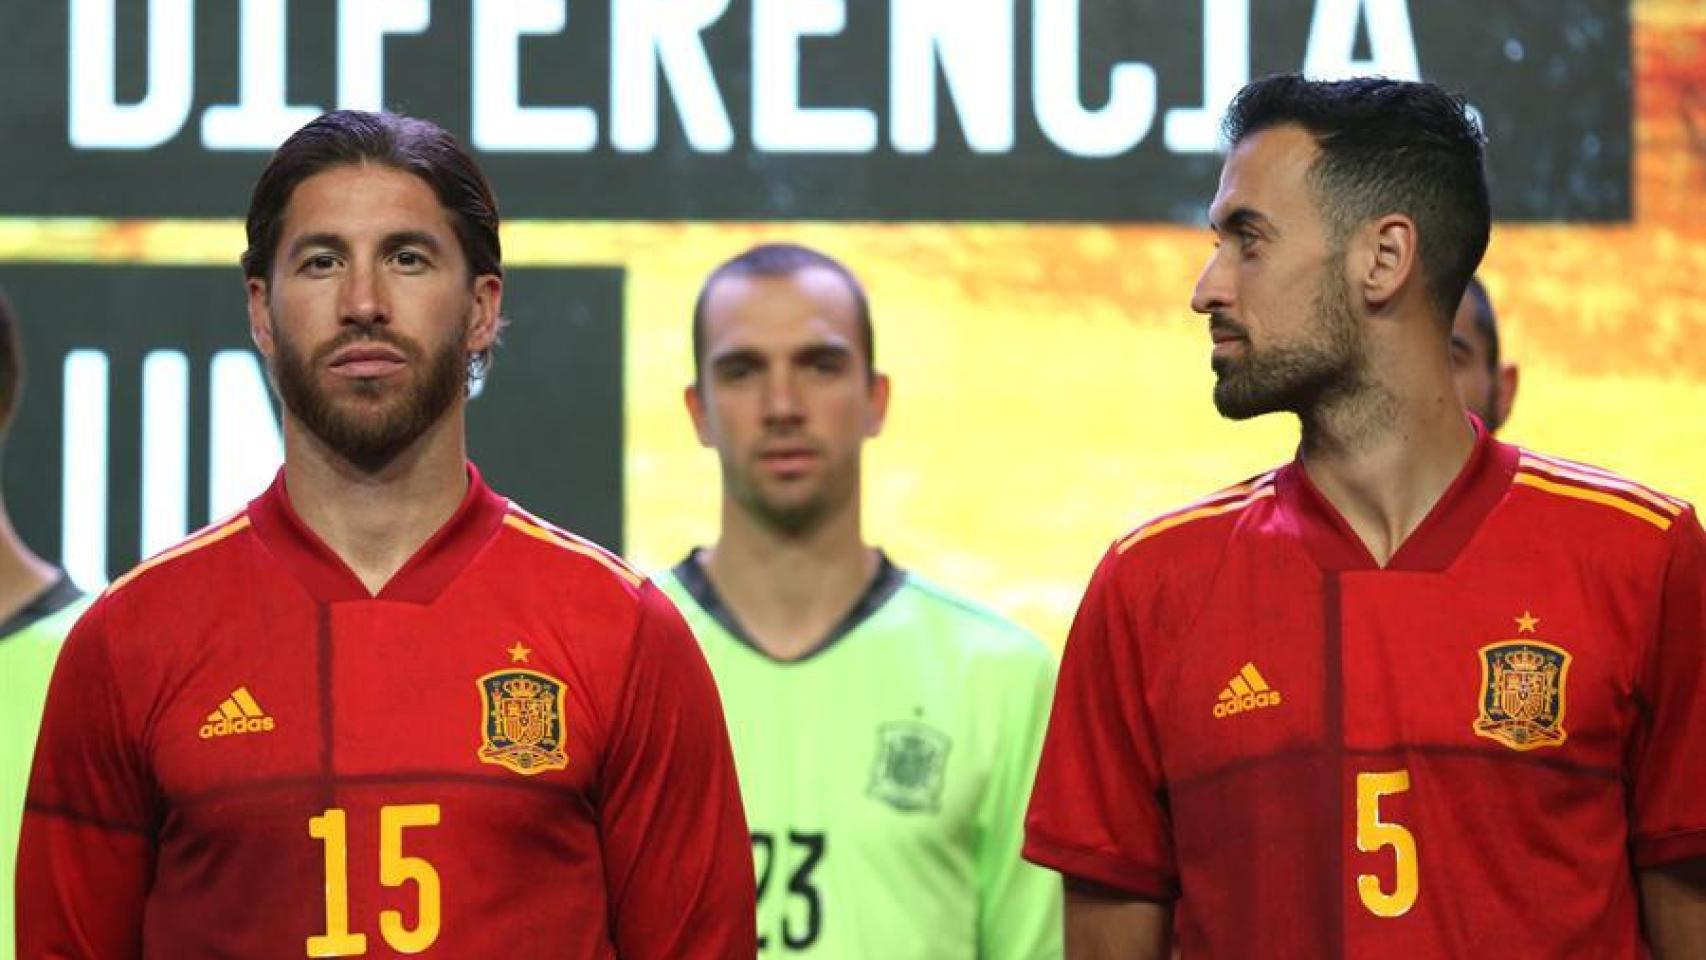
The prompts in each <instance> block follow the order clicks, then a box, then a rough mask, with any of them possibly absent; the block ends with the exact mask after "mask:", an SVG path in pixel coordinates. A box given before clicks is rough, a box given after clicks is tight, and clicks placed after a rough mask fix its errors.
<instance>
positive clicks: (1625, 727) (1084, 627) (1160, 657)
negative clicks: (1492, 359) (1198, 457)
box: [1025, 432, 1706, 960]
mask: <svg viewBox="0 0 1706 960" xmlns="http://www.w3.org/2000/svg"><path fill="white" fill-rule="evenodd" d="M1703 578H1706V543H1703V537H1702V533H1701V529H1700V524H1699V520H1698V519H1697V517H1696V516H1695V513H1694V510H1693V509H1691V508H1688V507H1686V506H1685V505H1684V504H1682V503H1680V502H1678V501H1676V500H1674V499H1672V498H1670V497H1667V496H1664V495H1661V494H1658V493H1655V492H1653V491H1651V490H1649V489H1647V488H1645V487H1641V486H1639V485H1636V484H1634V483H1631V482H1629V481H1626V480H1623V479H1621V478H1618V477H1616V476H1614V475H1611V474H1608V473H1605V472H1603V471H1599V470H1596V469H1593V468H1591V467H1585V466H1582V465H1579V464H1574V463H1569V462H1565V461H1561V460H1557V459H1553V458H1549V457H1544V456H1541V455H1538V454H1534V453H1529V452H1527V451H1523V450H1520V449H1518V448H1516V447H1511V446H1506V445H1504V444H1501V443H1498V442H1497V441H1494V440H1493V439H1492V438H1490V437H1488V436H1487V435H1485V433H1484V432H1482V433H1480V434H1479V435H1478V437H1477V441H1476V446H1475V449H1474V452H1473V453H1472V455H1471V457H1470V459H1469V461H1468V463H1467V464H1466V465H1465V467H1464V468H1463V470H1462V471H1461V473H1460V475H1459V476H1458V478H1457V479H1456V481H1455V482H1454V483H1453V484H1452V486H1451V487H1450V488H1449V489H1448V490H1447V491H1446V492H1445V494H1444V496H1443V497H1442V498H1441V500H1440V501H1439V503H1438V504H1437V505H1436V506H1435V507H1434V508H1433V510H1432V511H1431V513H1430V514H1429V515H1428V516H1427V517H1426V519H1425V520H1424V521H1423V522H1422V524H1421V525H1420V526H1419V527H1418V528H1417V529H1416V530H1415V532H1414V533H1412V534H1411V535H1410V537H1409V538H1408V539H1407V540H1406V541H1405V542H1404V544H1403V545H1402V547H1401V548H1400V549H1399V550H1398V552H1397V553H1396V554H1395V555H1394V556H1393V557H1392V558H1391V561H1390V562H1389V563H1388V564H1387V565H1386V566H1385V567H1384V568H1380V567H1378V566H1377V565H1376V564H1375V563H1374V561H1373V559H1372V558H1371V557H1370V555H1369V554H1368V552H1367V550H1366V549H1364V547H1363V546H1362V543H1361V542H1360V541H1359V540H1358V539H1357V538H1356V536H1355V534H1354V533H1352V532H1351V530H1350V528H1349V527H1348V526H1347V525H1346V524H1345V522H1344V521H1343V520H1342V519H1341V518H1340V516H1339V515H1338V514H1337V513H1336V512H1335V511H1334V510H1333V509H1332V507H1331V506H1330V505H1329V504H1328V503H1327V501H1326V500H1325V498H1324V497H1322V496H1321V495H1320V494H1319V493H1318V492H1317V491H1316V490H1315V488H1314V487H1313V486H1312V485H1311V484H1310V481H1309V479H1308V477H1307V476H1306V475H1305V473H1304V471H1303V469H1302V467H1301V465H1300V464H1297V463H1293V464H1291V465H1288V466H1286V467H1284V468H1282V469H1280V470H1278V471H1276V472H1274V473H1272V474H1268V475H1266V476H1263V477H1260V478H1258V479H1256V480H1254V481H1251V482H1249V483H1246V484H1242V485H1240V486H1238V487H1234V488H1231V489H1229V490H1227V491H1226V492H1224V493H1222V494H1221V495H1218V496H1215V497H1211V498H1209V499H1207V500H1205V501H1203V502H1201V503H1199V504H1196V505H1195V506H1193V507H1190V508H1187V509H1185V510H1183V511H1180V512H1177V513H1173V514H1171V515H1168V516H1164V517H1162V518H1160V519H1158V520H1156V521H1153V522H1151V523H1149V524H1146V525H1144V526H1142V527H1139V528H1138V529H1137V530H1136V531H1134V532H1133V533H1131V534H1130V535H1129V536H1127V537H1125V538H1124V539H1122V540H1120V541H1119V542H1118V543H1116V544H1115V545H1114V546H1113V548H1112V549H1110V550H1109V552H1108V554H1107V556H1106V558H1105V559H1104V561H1103V562H1102V565H1101V567H1100V568H1099V569H1098V571H1097V572H1096V574H1095V576H1094V578H1093V579H1092V581H1091V583H1090V587H1089V591H1088V593H1087V594H1086V596H1085V598H1084V601H1083V604H1082V606H1081V607H1080V608H1079V613H1078V618H1077V621H1076V622H1075V624H1074V626H1073V629H1072V635H1071V638H1070V639H1069V640H1068V642H1067V646H1066V653H1065V659H1064V663H1063V666H1062V673H1061V680H1060V686H1059V692H1058V694H1057V696H1056V700H1055V707H1054V713H1053V718H1052V720H1051V721H1050V727H1049V732H1048V738H1047V741H1046V745H1045V747H1044V752H1043V759H1042V763H1041V770H1040V773H1039V775H1038V780H1037V786H1036V789H1035V792H1034V793H1033V796H1032V799H1031V810H1030V815H1029V818H1028V821H1027V843H1026V848H1025V851H1026V855H1027V856H1028V857H1030V858H1031V859H1033V860H1035V861H1037V862H1039V863H1043V864H1047V865H1048V866H1051V867H1054V868H1056V869H1058V870H1060V871H1062V872H1063V873H1066V874H1069V875H1074V876H1078V877H1082V878H1085V879H1088V880H1091V881H1094V882H1096V883H1099V884H1102V885H1105V886H1109V887H1113V888H1116V889H1119V890H1123V891H1126V892H1128V893H1131V894H1133V895H1137V896H1142V897H1147V898H1154V899H1161V900H1170V899H1173V898H1175V897H1176V898H1177V904H1178V907H1177V921H1176V922H1177V932H1178V942H1179V946H1180V948H1181V952H1182V954H1183V956H1184V957H1185V958H1187V960H1191V958H1197V957H1228V958H1230V957H1248V956H1263V957H1276V958H1290V957H1297V958H1311V960H1315V958H1337V957H1374V956H1403V957H1408V958H1416V960H1433V958H1441V960H1443V958H1453V957H1468V956H1478V955H1481V954H1482V953H1484V952H1485V951H1487V950H1489V949H1492V950H1495V951H1498V950H1505V951H1507V952H1508V951H1515V952H1517V953H1521V954H1523V955H1526V956H1535V957H1595V958H1607V960H1609V958H1629V960H1635V958H1636V957H1638V956H1640V955H1641V950H1640V946H1639V929H1640V925H1639V917H1638V904H1637V900H1636V887H1635V877H1634V872H1635V871H1636V870H1639V869H1641V868H1643V867H1647V866H1652V865H1658V864H1663V863H1666V862H1671V861H1676V860H1681V859H1686V858H1693V857H1700V856H1706V789H1703V787H1706V694H1703V691H1706V656H1703V654H1706V649H1703V648H1706V635H1703V632H1702V630H1703V625H1702V602H1703V601H1702V581H1703Z"/></svg>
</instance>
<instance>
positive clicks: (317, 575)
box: [248, 463, 508, 604]
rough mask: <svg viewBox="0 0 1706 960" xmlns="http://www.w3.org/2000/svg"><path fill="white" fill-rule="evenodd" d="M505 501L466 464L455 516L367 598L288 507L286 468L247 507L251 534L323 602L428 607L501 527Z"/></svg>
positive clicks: (352, 575)
mask: <svg viewBox="0 0 1706 960" xmlns="http://www.w3.org/2000/svg"><path fill="white" fill-rule="evenodd" d="M507 511H508V503H507V501H505V500H504V498H502V497H500V496H498V495H497V494H496V493H493V492H492V490H491V488H490V487H488V486H486V484H485V481H483V480H481V479H480V471H479V470H478V469H476V468H475V467H474V465H473V464H472V463H470V464H468V493H467V494H466V495H465V496H464V497H463V498H462V503H461V504H460V505H459V506H457V508H456V512H455V513H453V514H451V515H450V519H449V520H446V521H445V523H444V526H442V527H439V528H438V530H437V532H435V533H434V534H433V535H432V536H431V537H428V538H427V542H426V543H424V544H422V545H421V548H420V549H419V550H416V551H415V554H414V556H412V557H410V558H409V559H408V561H407V562H405V563H404V564H403V566H402V568H401V569H399V570H398V571H397V573H396V574H395V575H394V576H392V578H391V579H390V580H389V581H388V582H386V584H385V586H384V588H383V589H381V590H380V591H379V593H378V594H377V595H375V594H369V593H368V592H367V587H365V586H363V585H362V582H361V580H360V578H358V577H357V576H356V575H355V573H354V571H352V570H350V568H349V565H348V564H346V563H344V561H343V560H342V558H340V557H339V556H338V555H337V554H336V553H334V552H333V551H332V548H331V547H328V546H326V542H325V541H324V540H321V539H320V538H319V536H318V535H316V534H315V533H314V531H312V530H310V529H308V525H307V524H306V523H303V522H302V518H301V517H299V516H297V515H296V511H295V509H293V508H292V507H291V505H290V496H289V494H288V493H287V492H286V491H285V488H284V470H283V469H282V468H281V469H280V470H279V472H278V476H277V477H275V478H273V482H272V486H270V487H268V488H267V490H266V492H265V493H263V494H261V495H260V496H259V497H256V498H255V499H254V500H253V501H251V502H250V504H249V510H248V513H249V522H250V523H251V524H253V526H254V530H255V535H256V536H257V537H259V538H260V540H261V543H262V544H264V545H265V546H266V548H267V549H268V550H269V551H271V552H272V554H273V556H275V557H277V558H278V560H279V561H280V562H281V563H283V564H284V565H285V566H286V567H288V568H289V569H290V571H291V572H292V573H293V574H294V575H295V576H296V578H297V579H298V580H299V581H301V583H302V586H303V588H304V589H306V590H307V591H308V593H309V594H310V595H311V596H313V597H314V599H316V600H318V601H320V602H321V603H338V602H342V601H349V600H396V601H401V602H404V603H421V604H425V603H431V602H432V601H433V600H435V599H437V597H438V595H439V594H440V593H442V592H443V591H444V588H445V587H446V586H447V585H448V584H449V583H450V581H451V580H453V579H455V578H456V575H457V574H459V573H461V572H462V570H463V569H464V568H465V567H467V565H468V563H469V561H471V560H473V559H474V554H475V553H477V552H478V551H479V550H480V548H481V547H483V546H485V544H486V542H487V541H488V540H490V539H491V538H492V535H493V534H495V533H496V532H497V530H498V527H499V526H500V525H501V524H502V523H503V518H504V514H505V513H506V512H507Z"/></svg>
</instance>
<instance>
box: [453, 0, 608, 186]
mask: <svg viewBox="0 0 1706 960" xmlns="http://www.w3.org/2000/svg"><path fill="white" fill-rule="evenodd" d="M568 22H569V11H568V5H567V4H566V3H565V2H564V0H474V118H473V140H474V146H475V147H478V148H479V149H481V150H493V151H534V152H537V151H552V150H560V151H565V152H569V153H584V152H586V151H588V150H591V149H592V148H593V147H595V146H597V145H598V115H597V114H596V113H594V112H593V111H592V110H590V109H588V108H586V107H524V106H522V105H521V47H520V40H521V37H522V36H524V35H538V34H552V33H560V32H562V30H563V28H564V27H565V26H567V25H568Z"/></svg>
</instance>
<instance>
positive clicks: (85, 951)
mask: <svg viewBox="0 0 1706 960" xmlns="http://www.w3.org/2000/svg"><path fill="white" fill-rule="evenodd" d="M107 627H108V624H107V609H106V607H105V606H104V605H103V604H100V603H97V604H96V605H95V606H94V607H92V608H91V609H90V610H89V612H88V613H86V614H85V615H84V616H83V619H82V620H81V621H79V622H78V624H77V626H76V627H75V628H74V629H73V630H72V631H71V635H70V637H69V638H68V639H67V640H66V643H65V648H64V650H63V651H61V653H60V656H59V662H58V664H57V665H56V667H55V669H54V673H53V680H52V682H51V684H50V685H49V687H48V695H47V706H46V708H45V711H44V713H43V715H42V724H41V734H40V737H39V739H38V740H37V743H36V755H35V766H34V768H33V770H32V772H31V775H30V787H29V793H28V797H27V799H26V801H25V805H24V820H23V827H22V832H21V835H20V839H19V848H18V876H17V908H18V913H17V916H18V923H17V933H18V956H20V957H53V958H75V960H128V958H135V957H140V956H141V955H142V914H143V903H144V901H145V900H146V898H147V895H148V887H149V882H150V878H151V877H152V876H153V873H154V848H155V845H154V835H155V831H154V800H153V798H154V795H155V794H154V790H153V788H152V786H151V780H150V778H149V777H148V775H147V773H146V768H145V767H144V766H143V764H142V762H141V750H140V749H139V746H138V743H137V741H136V738H135V737H134V736H133V734H132V732H131V725H130V723H129V722H128V718H127V716H126V713H125V709H124V704H123V701H122V698H121V695H120V691H119V677H117V676H116V675H115V673H114V670H113V668H112V663H111V660H110V654H109V649H108V638H107Z"/></svg>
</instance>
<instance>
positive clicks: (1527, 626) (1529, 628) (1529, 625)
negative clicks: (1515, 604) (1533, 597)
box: [1513, 610, 1540, 633]
mask: <svg viewBox="0 0 1706 960" xmlns="http://www.w3.org/2000/svg"><path fill="white" fill-rule="evenodd" d="M1513 619H1515V620H1516V632H1517V633H1533V632H1534V627H1535V625H1536V624H1538V623H1539V622H1540V618H1539V617H1537V616H1535V615H1534V614H1532V613H1529V612H1528V611H1527V610H1524V611H1523V612H1522V616H1520V617H1514V618H1513Z"/></svg>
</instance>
